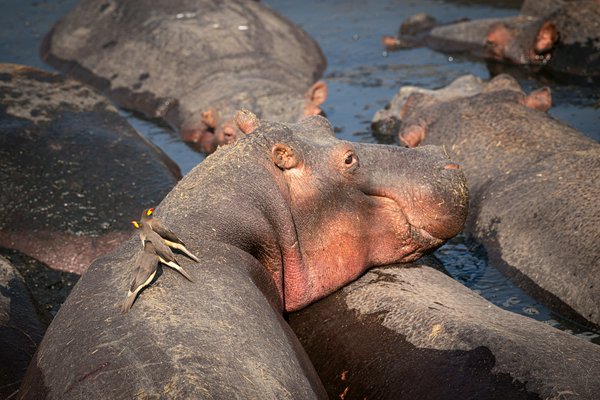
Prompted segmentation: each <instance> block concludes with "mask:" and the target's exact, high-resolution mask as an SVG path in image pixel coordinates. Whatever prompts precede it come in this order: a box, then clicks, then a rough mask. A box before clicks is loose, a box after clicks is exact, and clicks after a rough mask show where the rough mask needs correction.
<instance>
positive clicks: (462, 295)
mask: <svg viewBox="0 0 600 400" xmlns="http://www.w3.org/2000/svg"><path fill="white" fill-rule="evenodd" d="M289 324H290V326H291V327H292V329H293V330H294V332H295V333H296V335H297V336H298V339H299V340H300V343H302V345H303V347H304V349H305V350H306V352H307V353H308V355H309V357H310V359H311V361H312V363H313V365H314V366H315V369H316V370H317V372H318V374H319V377H320V378H321V381H322V382H323V384H324V386H325V388H326V389H327V393H328V395H329V397H330V398H331V399H337V398H342V399H364V398H368V399H379V400H383V399H390V400H396V399H412V400H425V399H431V400H456V399H477V400H516V399H523V400H525V399H578V400H584V399H586V400H597V399H598V393H600V369H599V368H598V365H600V346H598V345H595V344H592V343H590V342H587V341H585V340H582V339H580V338H578V337H575V336H574V335H571V334H569V333H566V332H561V331H559V330H558V329H555V328H553V327H551V326H548V325H546V324H544V323H542V322H538V321H535V320H533V319H531V318H529V317H525V316H522V315H517V314H514V313H511V312H509V311H506V310H502V309H500V308H498V307H496V306H495V305H493V304H491V303H490V302H488V301H486V300H485V299H483V298H482V297H481V296H479V295H478V294H476V293H474V292H473V291H472V290H469V289H468V288H466V287H464V286H463V285H461V284H460V283H458V282H456V281H455V280H454V279H452V278H451V277H449V276H447V275H445V274H444V273H442V272H440V271H438V270H436V269H435V268H432V267H430V266H428V265H412V268H408V266H406V265H395V266H387V267H381V268H374V269H372V270H370V271H369V272H368V273H367V274H365V275H364V276H363V277H361V278H360V279H359V280H357V281H356V282H354V283H352V284H350V285H348V286H346V287H344V288H343V289H342V290H339V291H337V292H335V293H333V294H332V295H330V296H328V297H326V298H324V299H322V300H320V301H318V302H317V303H315V304H313V305H311V306H309V307H307V308H305V309H303V310H301V311H299V312H297V313H293V314H291V315H290V317H289Z"/></svg>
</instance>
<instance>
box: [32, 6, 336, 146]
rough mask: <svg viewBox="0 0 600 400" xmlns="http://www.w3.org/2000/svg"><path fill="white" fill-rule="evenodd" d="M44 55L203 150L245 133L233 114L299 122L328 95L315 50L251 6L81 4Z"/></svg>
mask: <svg viewBox="0 0 600 400" xmlns="http://www.w3.org/2000/svg"><path fill="white" fill-rule="evenodd" d="M41 53H42V57H43V58H44V60H46V62H48V63H49V64H50V65H52V66H54V67H56V68H58V69H59V70H61V71H63V72H65V73H67V74H68V75H71V76H74V77H76V78H78V79H80V80H82V81H84V82H86V83H88V84H90V85H92V86H94V87H96V88H97V89H98V90H100V91H101V92H102V93H104V94H105V95H106V96H107V97H108V98H110V99H111V100H112V101H114V102H115V103H116V104H117V105H119V106H122V107H125V108H128V109H131V110H135V111H139V112H142V113H144V114H146V115H147V116H150V117H155V118H162V119H164V120H165V121H167V122H168V123H169V124H171V126H173V127H174V128H175V129H177V130H178V131H179V133H180V135H181V137H182V138H183V140H185V141H188V142H192V143H195V145H194V146H193V147H195V148H197V149H198V150H200V151H203V152H207V153H208V152H212V151H214V149H215V148H216V147H217V145H220V144H225V143H230V142H231V141H233V140H234V139H235V138H237V137H239V136H240V135H241V134H242V133H241V132H240V131H239V130H238V129H237V127H236V125H235V124H234V123H233V120H232V118H233V115H234V113H235V111H236V110H238V109H240V108H247V109H250V110H252V111H253V112H255V113H256V114H258V115H259V117H261V118H268V119H270V120H276V121H282V122H296V121H297V120H298V119H299V118H300V117H302V116H305V115H316V114H320V113H321V109H320V108H319V106H320V105H321V104H322V103H323V102H324V101H325V98H326V97H327V87H326V85H325V83H324V82H317V83H315V81H316V80H317V79H319V78H320V77H321V75H322V73H323V71H324V70H325V66H326V62H325V58H324V56H323V54H322V52H321V50H320V48H319V46H318V45H317V44H316V43H315V42H314V41H313V40H312V39H311V38H310V37H309V36H308V35H307V34H306V33H305V32H304V31H303V30H302V29H300V28H298V27H297V26H295V25H294V24H292V23H291V22H290V21H288V20H287V19H285V18H283V17H281V16H280V15H278V14H276V13H275V12H274V11H272V10H271V9H269V8H268V7H267V6H265V5H264V4H261V3H259V2H257V1H243V0H230V1H214V0H177V1H171V0H170V1H166V0H161V1H156V0H138V1H130V2H117V1H112V0H111V1H106V0H83V1H81V3H80V4H79V5H78V6H77V7H75V8H74V9H73V10H72V11H71V12H70V13H69V14H68V15H66V16H65V17H64V18H63V19H61V20H60V21H59V22H58V23H57V24H56V25H55V26H54V28H53V29H52V31H51V32H50V33H48V35H47V36H46V38H45V39H44V42H43V44H42V48H41ZM311 85H312V86H311Z"/></svg>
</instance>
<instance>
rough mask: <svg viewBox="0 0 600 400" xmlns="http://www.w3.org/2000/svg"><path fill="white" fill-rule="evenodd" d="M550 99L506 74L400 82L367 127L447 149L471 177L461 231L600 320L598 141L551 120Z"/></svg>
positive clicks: (536, 288) (568, 308) (536, 287)
mask: <svg viewBox="0 0 600 400" xmlns="http://www.w3.org/2000/svg"><path fill="white" fill-rule="evenodd" d="M550 101H551V100H550V91H549V89H547V88H543V89H539V90H537V91H535V92H532V93H531V94H529V95H525V93H524V92H523V91H522V90H521V88H520V87H519V85H518V83H517V82H516V81H515V80H514V79H513V78H511V77H510V76H508V75H499V76H497V77H495V78H494V79H492V80H490V81H489V82H482V81H481V80H479V79H478V78H475V77H473V76H466V77H462V78H459V79H457V80H456V81H455V82H454V83H452V84H451V85H450V86H448V87H447V88H443V89H440V90H424V89H419V88H413V87H404V88H402V89H401V90H400V92H399V93H398V95H397V96H396V98H395V99H394V100H393V101H392V103H391V104H390V107H389V109H387V110H382V111H379V112H378V113H377V115H376V116H375V118H374V125H373V127H374V128H375V129H380V128H381V129H384V130H385V129H389V131H388V132H387V133H388V134H390V133H392V132H394V133H397V134H398V135H399V137H400V140H401V141H403V142H405V143H406V144H408V145H409V146H415V145H418V144H419V143H425V144H438V145H444V146H445V148H446V149H447V151H448V153H449V154H450V156H451V157H452V158H453V159H455V160H457V161H458V162H460V163H461V165H462V166H463V168H464V171H465V175H466V176H467V180H468V183H469V190H470V194H471V202H470V213H469V218H468V221H467V224H466V232H467V233H468V234H469V235H470V236H471V237H472V238H474V239H475V240H476V241H478V242H481V243H482V244H484V246H485V247H486V249H487V253H488V257H489V261H490V263H491V264H493V265H494V266H496V267H498V268H499V269H501V270H502V271H503V272H505V273H506V274H507V275H508V276H509V277H510V278H512V279H513V280H514V281H515V282H516V283H517V284H518V285H519V286H521V287H522V288H524V289H525V290H527V291H530V292H531V293H532V294H533V295H534V297H537V298H538V299H539V300H541V301H542V302H544V303H546V304H547V305H548V306H549V307H550V308H553V309H555V310H556V311H559V312H561V313H564V314H565V315H566V316H569V317H577V318H578V319H579V320H581V317H583V319H585V320H587V322H588V323H589V322H591V323H593V324H595V325H600V306H599V304H600V253H599V252H598V243H600V230H599V229H598V227H599V226H600V208H599V207H598V199H599V198H600V184H599V182H600V144H598V143H597V142H596V141H594V140H592V139H590V138H588V137H586V136H584V135H583V134H581V133H580V132H578V131H576V130H574V129H572V128H570V127H569V126H567V125H565V124H563V123H561V122H559V121H557V120H555V119H553V118H552V117H549V116H548V115H547V114H546V113H545V112H544V110H547V109H548V108H549V107H550ZM386 121H387V122H386ZM573 311H574V313H573Z"/></svg>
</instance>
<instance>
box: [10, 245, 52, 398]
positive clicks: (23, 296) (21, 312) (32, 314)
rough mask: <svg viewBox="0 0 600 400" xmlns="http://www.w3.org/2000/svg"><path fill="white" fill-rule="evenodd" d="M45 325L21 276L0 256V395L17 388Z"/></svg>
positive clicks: (14, 390) (13, 391)
mask: <svg viewBox="0 0 600 400" xmlns="http://www.w3.org/2000/svg"><path fill="white" fill-rule="evenodd" d="M45 328H46V325H45V324H44V322H43V321H42V319H41V318H39V316H38V314H37V312H36V310H35V307H34V305H33V303H32V302H31V298H30V295H29V293H28V290H27V286H26V285H25V281H24V280H23V277H22V276H21V274H19V272H18V271H17V270H16V269H15V268H14V266H13V265H12V264H11V263H10V262H8V261H7V260H6V259H5V258H4V257H0V348H1V349H2V351H0V397H2V398H3V399H8V398H10V397H11V396H14V394H15V393H17V391H18V390H19V385H20V383H21V379H22V378H23V375H24V374H25V370H26V369H27V365H29V361H30V360H31V357H32V356H33V353H34V352H35V349H36V348H37V345H38V344H39V343H40V341H41V340H42V336H43V333H44V330H45Z"/></svg>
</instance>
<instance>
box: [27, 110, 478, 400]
mask: <svg viewBox="0 0 600 400" xmlns="http://www.w3.org/2000/svg"><path fill="white" fill-rule="evenodd" d="M466 202H467V195H466V187H465V181H464V176H463V175H462V172H461V171H460V169H457V166H456V164H453V163H451V162H450V161H449V160H448V159H447V158H446V156H445V155H444V154H443V152H442V151H441V149H439V148H435V147H423V148H419V149H404V148H399V147H393V146H381V145H371V144H356V143H350V142H345V141H340V140H337V139H335V137H334V136H333V131H332V127H331V126H330V125H329V123H328V122H327V120H325V119H324V118H322V117H311V118H309V119H307V120H305V121H303V122H301V123H299V124H281V123H269V122H260V125H259V126H258V128H257V129H256V130H255V131H254V132H253V133H251V134H250V135H248V136H246V137H245V138H244V139H242V140H239V141H237V142H236V143H234V144H233V145H231V146H227V147H223V148H221V149H219V150H218V151H217V152H215V153H214V154H213V155H211V156H210V157H208V158H207V159H206V160H205V162H203V163H202V164H200V165H198V166H197V167H196V168H195V169H193V170H192V171H191V172H190V173H189V174H187V175H186V176H185V177H184V179H183V180H182V181H181V182H180V183H179V184H178V185H177V186H176V187H175V188H174V189H173V191H172V192H171V193H170V194H169V195H168V196H167V197H166V198H165V200H164V201H163V202H162V203H161V204H160V205H159V207H158V208H157V209H156V210H155V215H156V217H157V218H160V219H161V220H162V221H164V222H165V223H166V224H168V225H169V226H170V227H171V228H172V229H173V230H174V231H176V232H177V234H178V236H179V237H180V238H181V239H182V240H183V241H184V242H185V243H186V245H187V247H188V248H189V250H190V251H192V252H193V253H194V254H196V255H197V256H198V258H199V259H200V261H199V263H194V262H192V261H191V260H189V259H186V258H184V257H178V261H179V262H180V263H181V265H182V267H184V268H185V269H186V270H187V271H188V272H189V273H190V275H192V278H193V279H194V283H191V282H188V281H184V280H181V277H180V276H177V275H175V274H172V273H170V272H171V271H164V272H163V273H162V275H161V276H160V277H159V278H158V280H157V282H156V283H155V284H154V285H151V286H150V287H149V288H148V289H146V290H144V291H143V292H141V294H140V297H139V298H138V299H137V301H136V303H135V304H134V306H133V308H132V309H131V311H130V312H129V313H128V314H127V315H126V316H123V315H121V314H120V312H119V307H120V303H121V302H122V301H123V299H124V296H125V294H126V293H127V287H128V284H129V279H130V278H129V274H130V271H131V268H132V267H133V265H134V259H135V257H136V255H137V254H139V253H140V251H141V248H140V245H139V239H138V238H132V239H131V240H130V241H129V242H127V243H126V244H125V245H124V246H123V247H121V248H120V249H118V250H117V251H116V252H114V253H112V254H111V255H109V256H107V257H104V258H101V259H98V260H97V261H96V262H94V264H92V266H90V268H89V270H88V272H87V273H86V274H85V275H84V276H83V277H82V278H81V280H80V281H79V282H78V284H77V285H76V287H75V288H74V289H73V291H72V292H71V295H70V296H69V298H68V299H67V301H66V302H65V304H64V305H63V306H62V308H61V311H60V313H59V314H58V315H57V316H56V318H55V319H54V320H53V322H52V325H51V326H50V328H49V329H48V331H47V333H46V335H45V337H44V340H43V342H42V344H41V345H40V347H39V350H38V352H37V355H36V358H35V360H34V362H32V364H31V366H30V368H29V370H28V375H27V376H26V379H25V381H24V383H23V385H22V388H21V392H20V395H21V396H22V398H38V397H39V396H46V397H49V398H61V399H69V398H90V396H91V397H97V396H98V395H100V396H101V397H108V398H112V397H114V396H118V397H124V398H130V397H132V396H133V395H134V394H136V395H146V396H163V397H179V398H199V397H214V398H239V397H243V398H273V399H281V398H303V399H304V398H323V397H325V393H324V391H323V389H322V387H321V384H320V383H319V380H318V378H317V376H316V374H315V372H314V370H313V369H312V366H311V365H310V362H309V361H308V359H307V358H306V355H305V353H304V351H303V350H302V348H301V346H300V345H299V343H298V342H297V340H296V339H295V337H294V335H293V333H292V332H291V330H290V329H289V327H288V326H287V324H286V323H285V321H284V320H283V318H282V316H281V312H282V311H283V310H286V311H292V310H297V309H299V308H301V307H304V306H306V305H307V304H309V303H311V302H313V301H315V300H317V299H319V298H321V297H323V296H326V295H328V294H330V293H331V292H332V291H334V290H336V289H338V288H339V287H341V286H343V285H345V284H346V283H348V282H350V281H352V280H354V279H356V278H357V277H358V275H360V274H361V273H362V272H364V271H365V270H366V269H367V268H369V267H372V266H376V265H381V264H386V263H390V262H394V261H400V260H412V259H415V258H417V257H418V256H419V255H421V254H422V253H424V252H426V251H427V250H428V249H431V248H435V247H436V246H438V245H440V244H441V243H442V242H443V241H444V240H445V239H447V238H449V237H451V236H453V235H455V234H456V233H457V232H459V231H460V230H461V229H462V225H463V222H464V219H465V215H466V214H465V213H466V205H467V204H466ZM349 249H350V251H349ZM67 337H68V338H75V339H73V340H66V338H67ZM67 366H68V367H67ZM232 382H235V384H232ZM36 396H38V397H36Z"/></svg>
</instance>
